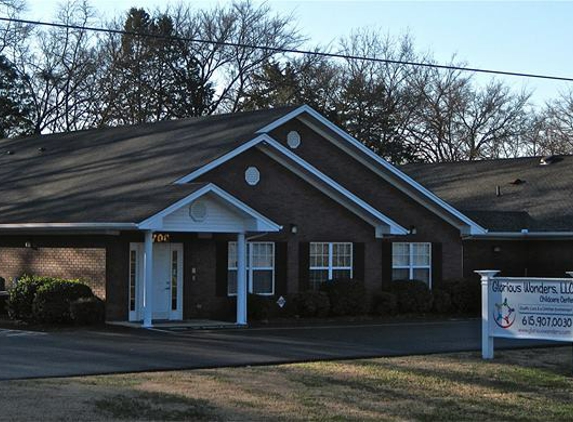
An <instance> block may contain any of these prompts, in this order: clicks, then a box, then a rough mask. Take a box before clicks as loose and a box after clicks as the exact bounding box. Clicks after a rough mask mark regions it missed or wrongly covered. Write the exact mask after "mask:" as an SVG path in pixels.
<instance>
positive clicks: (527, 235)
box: [464, 231, 573, 240]
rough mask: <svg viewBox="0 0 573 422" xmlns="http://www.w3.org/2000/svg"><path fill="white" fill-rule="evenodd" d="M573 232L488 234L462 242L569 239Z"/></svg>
mask: <svg viewBox="0 0 573 422" xmlns="http://www.w3.org/2000/svg"><path fill="white" fill-rule="evenodd" d="M571 238H573V232H567V231H563V232H488V233H485V234H477V235H471V236H467V237H465V238H464V240H491V239H519V240H523V239H571Z"/></svg>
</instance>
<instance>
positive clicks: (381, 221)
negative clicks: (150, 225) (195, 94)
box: [175, 134, 408, 237]
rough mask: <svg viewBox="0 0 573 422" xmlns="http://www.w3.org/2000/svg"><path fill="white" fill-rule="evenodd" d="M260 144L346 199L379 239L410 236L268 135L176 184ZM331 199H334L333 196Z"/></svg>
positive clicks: (256, 139)
mask: <svg viewBox="0 0 573 422" xmlns="http://www.w3.org/2000/svg"><path fill="white" fill-rule="evenodd" d="M259 144H262V145H268V146H270V147H272V148H273V149H275V150H276V151H278V152H279V153H280V154H282V155H283V156H285V157H287V158H288V159H290V160H291V161H293V162H294V163H296V164H297V165H298V166H299V167H301V168H303V169H304V170H306V171H307V172H309V173H310V174H312V175H313V176H314V177H316V178H317V179H318V180H320V181H321V182H322V183H324V184H325V185H326V186H328V187H329V188H330V189H332V190H333V191H334V192H336V193H338V194H339V195H340V196H342V197H344V198H346V199H347V200H348V202H349V203H351V204H353V205H354V206H353V207H349V205H348V203H342V202H341V201H338V202H339V203H341V204H342V205H344V206H345V207H346V208H348V209H350V210H351V211H353V212H354V213H355V214H358V215H359V216H360V217H361V218H363V219H365V215H367V216H368V221H369V222H370V223H372V224H373V225H374V226H375V228H376V235H377V237H381V236H382V233H384V232H386V233H387V234H392V235H406V234H408V230H407V229H405V228H404V227H402V226H401V225H399V224H398V223H397V222H395V221H394V220H392V219H390V218H389V217H387V216H385V215H384V214H382V213H381V212H380V211H378V210H377V209H375V208H374V207H372V206H371V205H369V204H368V203H366V202H365V201H363V200H362V199H360V198H358V197H357V196H356V195H354V194H353V193H352V192H350V191H349V190H347V189H345V188H343V187H342V186H341V185H339V184H338V183H336V182H335V181H334V180H333V179H331V178H330V177H328V176H327V175H325V174H324V173H322V172H321V171H319V170H318V169H317V168H315V167H314V166H312V165H311V164H309V163H308V162H306V161H305V160H303V159H302V158H300V157H299V156H298V155H296V154H294V153H292V152H291V151H289V150H288V149H287V148H285V147H283V146H282V145H281V144H280V143H279V142H277V141H275V140H274V139H273V138H272V137H271V136H269V135H268V134H261V135H259V136H257V137H256V138H254V139H252V140H251V141H249V142H247V143H245V144H243V145H242V146H241V147H239V148H236V149H234V150H233V151H230V152H229V153H227V154H225V155H223V156H222V157H219V158H218V159H217V160H215V161H212V162H211V163H209V164H207V165H206V166H204V167H201V168H200V169H197V170H195V171H194V172H192V173H190V174H188V175H186V176H184V177H182V178H180V179H178V180H177V181H175V183H176V184H183V183H188V182H191V181H193V180H194V179H196V178H197V177H199V176H201V175H203V174H205V173H207V172H209V171H210V170H212V169H214V168H216V167H217V166H219V165H221V164H223V163H225V162H226V161H228V160H230V159H232V158H234V157H236V156H237V155H239V154H240V153H242V152H244V151H246V150H247V149H249V148H252V147H253V146H255V145H259ZM245 146H247V147H245ZM330 197H331V198H333V196H332V195H331V196H330ZM357 210H360V211H361V212H357ZM365 213H366V214H365ZM380 225H383V226H387V227H388V228H389V230H385V227H379V226H380Z"/></svg>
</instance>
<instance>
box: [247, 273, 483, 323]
mask: <svg viewBox="0 0 573 422" xmlns="http://www.w3.org/2000/svg"><path fill="white" fill-rule="evenodd" d="M248 300H249V302H248V308H247V309H248V311H249V318H250V319H254V320H265V319H268V318H269V317H277V316H284V317H289V316H299V317H302V318H312V317H319V318H320V317H327V316H356V315H365V314H368V313H371V314H374V315H396V314H398V313H401V314H428V313H436V314H463V315H479V311H480V306H481V296H480V284H479V281H477V280H473V279H459V280H450V281H446V282H443V283H442V284H441V285H440V287H439V288H435V289H433V290H429V289H428V286H427V285H426V283H424V282H422V281H416V280H400V281H394V282H392V283H391V284H390V285H389V286H388V287H387V288H386V290H381V291H379V292H376V293H374V294H372V296H370V297H369V295H368V293H367V291H366V289H365V287H364V284H363V283H362V282H360V281H356V280H334V281H331V282H328V283H324V284H323V285H322V287H321V290H320V291H312V290H311V291H306V292H300V293H296V294H294V295H289V296H288V297H287V298H286V305H285V307H284V308H282V309H280V308H278V306H277V305H276V303H275V302H276V298H275V297H270V298H269V297H266V296H257V295H249V299H248Z"/></svg>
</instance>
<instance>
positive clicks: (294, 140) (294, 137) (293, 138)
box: [287, 130, 300, 149]
mask: <svg viewBox="0 0 573 422" xmlns="http://www.w3.org/2000/svg"><path fill="white" fill-rule="evenodd" d="M287 144H288V146H289V147H291V148H292V149H296V148H298V147H299V145H300V135H299V133H298V132H296V131H294V130H293V131H290V132H289V133H288V135H287Z"/></svg>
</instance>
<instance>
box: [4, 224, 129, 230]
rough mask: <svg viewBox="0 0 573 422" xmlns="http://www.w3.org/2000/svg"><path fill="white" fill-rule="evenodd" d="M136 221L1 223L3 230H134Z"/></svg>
mask: <svg viewBox="0 0 573 422" xmlns="http://www.w3.org/2000/svg"><path fill="white" fill-rule="evenodd" d="M134 229H137V224H135V223H21V224H0V230H1V231H31V230H64V231H75V230H97V231H99V230H103V231H105V230H134Z"/></svg>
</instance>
